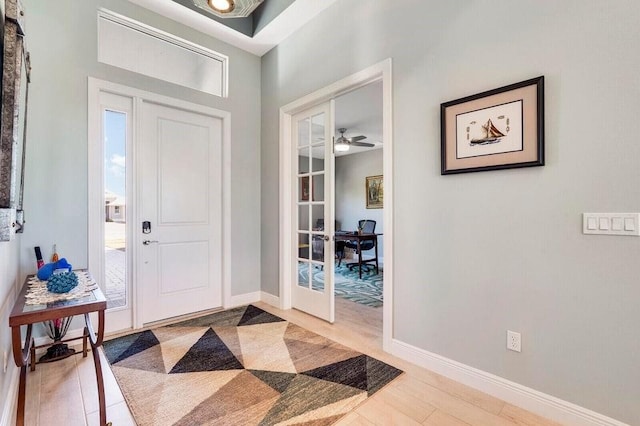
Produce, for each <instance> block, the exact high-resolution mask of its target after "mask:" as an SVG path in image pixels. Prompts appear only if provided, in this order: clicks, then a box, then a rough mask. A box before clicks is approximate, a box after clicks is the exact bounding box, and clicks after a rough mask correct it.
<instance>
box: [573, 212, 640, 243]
mask: <svg viewBox="0 0 640 426" xmlns="http://www.w3.org/2000/svg"><path fill="white" fill-rule="evenodd" d="M582 233H583V234H600V235H632V236H636V237H637V236H640V213H583V214H582Z"/></svg>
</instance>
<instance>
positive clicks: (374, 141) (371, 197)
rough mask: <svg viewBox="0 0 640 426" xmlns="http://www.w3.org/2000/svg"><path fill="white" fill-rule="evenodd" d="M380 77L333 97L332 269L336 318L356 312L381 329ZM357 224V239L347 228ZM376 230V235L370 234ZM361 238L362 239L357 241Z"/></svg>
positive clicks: (377, 330)
mask: <svg viewBox="0 0 640 426" xmlns="http://www.w3.org/2000/svg"><path fill="white" fill-rule="evenodd" d="M382 90H383V87H382V81H381V80H378V81H375V82H372V83H369V84H367V85H366V86H363V87H359V88H357V89H355V90H352V91H350V92H348V93H345V94H343V95H341V96H338V97H337V98H336V99H335V122H336V125H335V127H336V131H337V132H338V133H337V137H341V136H344V138H345V139H339V140H338V141H339V142H342V143H343V145H344V146H341V147H340V148H341V150H340V151H338V150H336V153H335V191H334V192H335V219H336V228H337V229H339V230H340V231H338V233H337V236H336V238H339V239H340V241H336V247H337V249H336V252H337V256H336V258H337V262H336V267H335V272H334V287H335V295H336V302H335V303H336V320H337V321H343V320H345V319H347V318H348V320H349V321H350V322H353V320H354V319H355V318H354V316H355V315H354V312H358V313H360V315H361V316H362V317H363V319H364V318H366V319H367V321H366V323H367V324H369V328H370V330H371V332H372V333H375V334H376V335H378V334H379V335H380V336H381V335H382V311H383V303H384V297H383V289H384V246H385V238H386V235H385V222H384V204H385V199H384V198H385V197H384V195H385V193H384V183H385V182H384V169H383V167H384V145H385V144H384V138H383V126H382V122H383V118H382V114H383V99H382V93H383V91H382ZM358 229H361V230H362V232H363V234H362V235H360V236H358V237H357V238H358V239H357V240H356V239H354V237H352V236H351V235H350V234H352V233H354V232H357V230H358ZM370 234H375V236H368V235H370ZM358 243H360V244H358Z"/></svg>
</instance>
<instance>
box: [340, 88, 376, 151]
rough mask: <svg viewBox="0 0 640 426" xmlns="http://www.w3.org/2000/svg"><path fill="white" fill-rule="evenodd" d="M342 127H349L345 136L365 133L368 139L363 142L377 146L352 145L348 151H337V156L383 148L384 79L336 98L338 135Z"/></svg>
mask: <svg viewBox="0 0 640 426" xmlns="http://www.w3.org/2000/svg"><path fill="white" fill-rule="evenodd" d="M341 127H344V128H346V129H347V131H346V132H345V134H344V136H345V137H347V138H350V137H352V136H358V135H364V136H366V137H367V139H365V140H363V141H362V142H368V143H372V144H375V146H374V147H372V148H368V147H360V146H352V147H350V148H349V151H347V152H336V157H339V156H342V155H350V154H357V153H359V152H364V151H370V150H372V149H379V148H382V142H383V141H382V80H380V81H376V82H374V83H371V84H367V85H366V86H364V87H361V88H359V89H356V90H354V91H352V92H349V93H346V94H344V95H342V96H340V97H338V98H336V137H338V136H340V133H339V132H338V129H339V128H341Z"/></svg>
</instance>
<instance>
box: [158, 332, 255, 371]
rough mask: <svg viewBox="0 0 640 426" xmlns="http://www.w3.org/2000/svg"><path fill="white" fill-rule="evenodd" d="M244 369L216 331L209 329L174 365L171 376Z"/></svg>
mask: <svg viewBox="0 0 640 426" xmlns="http://www.w3.org/2000/svg"><path fill="white" fill-rule="evenodd" d="M242 369H244V367H243V366H242V364H241V363H240V361H238V358H236V356H235V355H234V354H233V353H232V352H231V351H230V350H229V348H227V345H225V344H224V342H223V341H222V340H221V339H220V337H219V336H218V335H217V334H216V333H215V331H213V330H212V329H209V330H207V331H206V332H205V333H204V335H203V336H202V337H201V338H200V339H199V340H198V341H197V342H196V343H195V344H194V345H193V346H191V348H190V349H189V351H188V352H187V353H186V354H185V355H184V356H183V357H182V358H181V359H180V361H178V363H177V364H176V365H174V367H173V368H172V369H171V371H170V372H169V374H176V373H193V372H197V371H221V370H242Z"/></svg>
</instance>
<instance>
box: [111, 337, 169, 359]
mask: <svg viewBox="0 0 640 426" xmlns="http://www.w3.org/2000/svg"><path fill="white" fill-rule="evenodd" d="M127 337H129V338H130V339H127V340H120V339H115V340H111V341H109V342H104V349H105V354H106V355H107V359H108V360H109V362H110V363H111V364H117V363H118V362H120V361H122V360H123V359H127V358H129V357H130V356H133V355H136V354H139V353H140V352H142V351H145V350H147V349H149V348H152V347H154V346H156V345H159V344H160V342H159V341H158V338H157V337H156V336H155V334H153V332H152V331H150V330H147V331H143V332H142V333H138V334H134V335H131V336H127ZM134 337H135V340H134V339H133V338H134ZM125 345H126V349H124V350H123V351H120V350H119V349H122V348H123V347H125ZM118 352H119V355H116V354H117V353H118Z"/></svg>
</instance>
